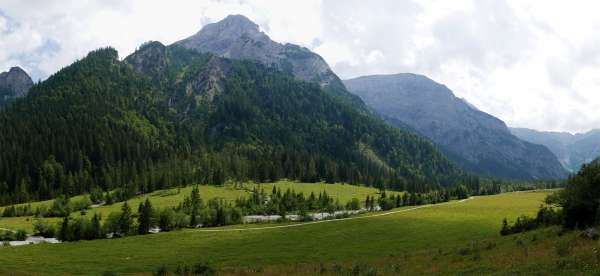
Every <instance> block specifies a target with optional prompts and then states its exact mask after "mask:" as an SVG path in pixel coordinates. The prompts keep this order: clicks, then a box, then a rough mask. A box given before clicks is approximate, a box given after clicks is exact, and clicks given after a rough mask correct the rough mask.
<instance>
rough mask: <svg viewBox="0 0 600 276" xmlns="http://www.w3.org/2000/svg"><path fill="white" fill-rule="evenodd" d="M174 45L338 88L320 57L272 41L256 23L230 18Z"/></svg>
mask: <svg viewBox="0 0 600 276" xmlns="http://www.w3.org/2000/svg"><path fill="white" fill-rule="evenodd" d="M175 45H180V46H183V47H186V48H189V49H194V50H197V51H199V52H207V53H212V54H215V55H218V56H221V57H225V58H231V59H240V60H250V61H255V62H259V63H262V64H264V65H267V66H273V67H276V68H277V69H279V70H281V71H283V72H286V73H289V74H291V75H293V76H294V77H296V78H297V79H300V80H304V81H312V82H317V83H319V84H321V85H328V84H331V83H332V82H336V83H338V84H341V81H340V80H339V78H338V77H337V76H336V75H335V74H334V73H333V71H331V69H330V68H329V65H327V63H326V62H325V60H323V58H321V57H320V56H319V55H317V54H315V53H313V52H311V51H310V50H309V49H307V48H304V47H301V46H298V45H294V44H289V43H288V44H281V43H278V42H275V41H273V40H271V38H269V36H268V35H267V34H265V33H264V32H261V31H260V28H259V26H258V25H257V24H256V23H254V22H252V21H251V20H250V19H248V18H246V17H245V16H243V15H230V16H227V17H226V18H224V19H223V20H221V21H219V22H216V23H211V24H207V25H206V26H204V27H203V28H202V29H201V30H200V31H199V32H198V33H196V34H195V35H193V36H190V37H188V38H186V39H183V40H181V41H178V42H176V43H175Z"/></svg>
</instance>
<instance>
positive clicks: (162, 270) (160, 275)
mask: <svg viewBox="0 0 600 276" xmlns="http://www.w3.org/2000/svg"><path fill="white" fill-rule="evenodd" d="M152 275H155V276H167V275H169V270H168V269H167V266H165V265H161V266H159V267H158V268H156V270H154V272H153V273H152Z"/></svg>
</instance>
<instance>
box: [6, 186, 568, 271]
mask: <svg viewBox="0 0 600 276" xmlns="http://www.w3.org/2000/svg"><path fill="white" fill-rule="evenodd" d="M280 184H282V186H285V185H290V187H295V189H296V191H299V190H300V189H304V188H305V187H304V186H303V185H305V184H291V183H279V184H276V185H280ZM306 185H308V184H306ZM323 185H324V187H325V186H327V185H325V184H323ZM336 185H337V186H336ZM336 185H334V186H331V187H333V188H332V190H331V193H332V194H335V191H336V189H340V193H342V194H344V195H343V196H350V195H347V194H346V193H343V192H341V190H343V189H346V188H349V190H351V191H350V192H348V193H350V194H352V196H359V195H361V194H362V193H368V192H369V191H368V190H363V189H368V188H360V187H354V186H349V185H341V184H336ZM263 186H264V187H265V188H266V187H268V185H264V184H263ZM202 187H203V188H205V186H202ZM296 187H297V188H296ZM300 187H302V188H300ZM211 189H212V188H211ZM215 189H219V188H215ZM318 190H319V189H317V191H318ZM202 191H204V193H202ZM182 193H183V192H181V193H180V194H182ZM201 193H202V194H203V195H207V194H208V193H209V192H208V191H207V190H206V189H205V190H201ZM217 193H218V192H216V191H215V195H216V194H217ZM235 193H237V192H236V191H234V190H230V191H228V192H223V194H221V195H222V196H224V197H225V196H227V195H230V197H229V198H230V199H233V198H235ZM328 193H329V191H328ZM549 193H550V191H535V192H515V193H505V194H500V195H494V196H482V197H475V198H472V199H469V200H465V201H452V202H449V203H444V204H438V205H429V206H424V207H421V208H418V209H414V207H404V209H406V210H405V211H402V212H397V211H400V210H402V209H394V210H392V211H391V212H396V213H393V214H389V215H384V216H376V217H369V215H366V216H363V217H360V218H354V219H348V220H339V221H335V220H334V221H327V222H322V223H315V224H307V225H302V226H297V227H289V228H273V229H262V230H253V231H240V230H232V229H234V228H239V227H236V226H229V227H223V228H216V229H223V230H227V229H228V230H227V231H223V232H207V231H204V229H187V230H182V231H174V232H166V233H159V234H151V235H144V236H132V237H125V238H119V239H110V240H94V241H80V242H72V243H63V244H40V245H31V246H22V247H3V248H0V273H23V274H36V273H44V274H61V275H62V274H65V273H67V274H86V275H87V274H101V273H103V272H107V271H110V272H115V273H124V274H138V273H142V274H144V273H148V274H149V273H151V272H152V271H154V270H155V269H156V268H157V267H158V266H161V265H164V266H165V267H166V268H167V269H168V270H170V271H174V270H175V269H176V267H177V266H178V265H181V264H190V265H192V264H196V263H198V262H207V263H209V264H210V265H211V266H213V267H214V268H216V269H217V270H218V271H219V272H220V273H222V274H253V273H259V274H273V275H277V274H283V273H291V274H307V275H311V274H314V273H315V271H316V270H318V271H321V272H323V273H325V274H327V273H333V274H336V273H338V272H340V271H346V270H348V271H351V270H352V269H353V267H354V269H359V270H360V267H363V265H364V266H365V267H372V269H375V270H378V271H379V272H380V274H397V273H398V272H399V271H403V272H405V273H408V274H413V273H414V274H421V273H436V272H439V273H451V272H452V273H453V272H461V271H462V272H469V271H463V270H461V269H469V270H472V271H470V272H472V273H477V272H482V271H484V272H485V271H487V270H486V269H488V268H489V269H493V267H494V266H495V265H498V264H497V263H495V262H493V261H491V260H488V259H485V258H484V257H485V256H486V254H490V255H493V254H495V253H493V252H497V254H498V256H500V255H502V254H508V255H509V256H510V255H511V254H512V253H510V252H512V251H513V250H516V249H514V247H515V246H517V245H514V244H515V242H514V239H515V237H514V236H508V237H500V235H499V233H498V232H499V229H500V224H501V221H502V219H503V218H505V217H506V218H508V219H509V220H514V219H516V217H517V216H519V215H522V214H528V215H533V214H535V212H536V211H537V209H538V207H539V206H540V204H541V203H542V200H543V199H544V198H545V196H546V195H547V194H549ZM151 196H152V198H153V200H155V199H158V198H160V196H158V195H154V194H153V195H151ZM178 196H179V195H171V196H166V197H174V198H176V197H178ZM340 196H342V195H340ZM352 196H350V198H351V197H352ZM174 198H173V199H174ZM156 202H157V205H159V204H162V203H158V202H159V201H156ZM164 202H165V203H164V204H165V205H164V206H167V204H170V203H166V202H172V204H176V203H175V200H172V201H169V200H167V199H165V201H164ZM117 206H118V204H117ZM111 208H113V207H111ZM98 209H99V210H100V208H98ZM408 209H412V210H408ZM107 211H108V210H107ZM375 214H381V213H375ZM275 225H276V224H268V225H256V226H248V225H245V226H244V227H246V228H247V227H265V226H275ZM213 229H215V228H213ZM545 231H550V230H545ZM533 233H534V234H535V233H536V232H533ZM528 235H531V233H528ZM539 235H540V237H542V234H539ZM567 236H568V235H567ZM486 242H489V243H491V242H493V243H494V247H493V248H491V249H490V250H488V251H485V249H478V248H479V247H482V248H483V247H484V246H479V244H481V245H483V244H485V243H486ZM488 247H489V246H488ZM463 248H467V251H469V248H472V250H473V251H474V250H475V249H477V250H482V251H485V252H483V253H477V254H479V256H478V257H477V256H475V257H473V256H471V255H472V253H470V252H467V253H466V254H462V253H464V252H462V251H461V249H463ZM531 248H533V247H531ZM548 248H550V247H548ZM499 250H500V251H499ZM531 250H534V249H531ZM457 252H462V253H461V254H459V253H457ZM519 252H521V251H519ZM532 252H533V251H532ZM519 254H521V253H519ZM482 256H483V257H482ZM433 258H435V260H434V259H433ZM472 258H473V259H477V258H479V260H478V263H473V261H471V259H472ZM540 260H545V259H544V258H542V259H540ZM423 262H426V263H423ZM552 262H554V261H553V260H552ZM467 263H468V264H469V265H468V266H467V265H464V266H461V264H467ZM358 264H360V265H361V266H359V265H358ZM396 264H397V265H396ZM478 264H481V266H479V265H478ZM392 265H394V266H392ZM473 269H474V270H473Z"/></svg>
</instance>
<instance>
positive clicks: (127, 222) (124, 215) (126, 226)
mask: <svg viewBox="0 0 600 276" xmlns="http://www.w3.org/2000/svg"><path fill="white" fill-rule="evenodd" d="M132 225H133V218H132V217H131V208H130V207H129V204H127V201H125V202H123V206H122V207H121V214H120V216H119V233H120V234H121V235H123V236H126V235H128V234H129V231H131V226H132Z"/></svg>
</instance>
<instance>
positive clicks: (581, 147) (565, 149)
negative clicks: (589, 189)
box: [510, 128, 600, 172]
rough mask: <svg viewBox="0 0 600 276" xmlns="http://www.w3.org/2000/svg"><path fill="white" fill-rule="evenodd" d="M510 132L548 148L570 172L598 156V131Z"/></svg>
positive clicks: (530, 130)
mask: <svg viewBox="0 0 600 276" xmlns="http://www.w3.org/2000/svg"><path fill="white" fill-rule="evenodd" d="M510 131H511V132H512V133H513V134H514V135H515V136H517V137H519V138H521V139H523V140H525V141H529V142H531V143H536V144H540V145H544V146H546V147H548V149H550V150H551V151H552V152H553V153H554V154H555V155H556V157H558V160H559V161H560V162H561V164H562V165H563V166H564V167H565V168H567V169H568V170H570V171H572V172H575V171H578V170H579V169H580V168H581V165H583V164H585V163H589V162H591V161H593V160H594V159H596V158H598V156H600V130H591V131H588V132H586V133H578V134H570V133H566V132H551V131H537V130H533V129H527V128H511V129H510Z"/></svg>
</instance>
